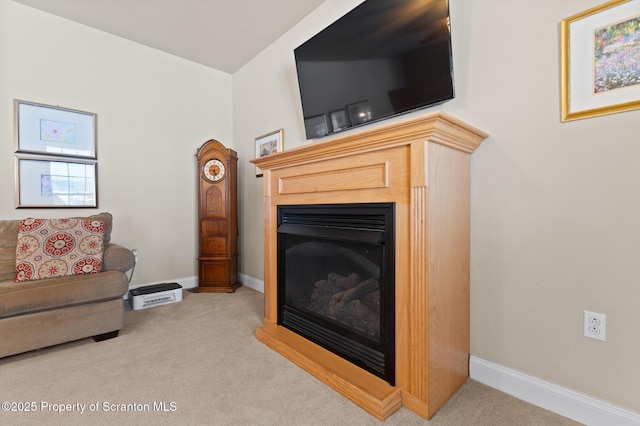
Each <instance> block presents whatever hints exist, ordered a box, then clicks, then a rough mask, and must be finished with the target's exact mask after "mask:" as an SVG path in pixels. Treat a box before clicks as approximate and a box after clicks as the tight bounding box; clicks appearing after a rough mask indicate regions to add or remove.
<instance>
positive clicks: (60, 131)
mask: <svg viewBox="0 0 640 426" xmlns="http://www.w3.org/2000/svg"><path fill="white" fill-rule="evenodd" d="M13 109H14V119H15V123H14V126H15V132H14V138H15V151H16V152H21V153H35V154H46V155H59V156H64V157H83V158H92V159H95V158H96V114H93V113H90V112H84V111H76V110H73V109H69V108H60V107H56V106H51V105H43V104H37V103H33V102H25V101H19V100H14V102H13Z"/></svg>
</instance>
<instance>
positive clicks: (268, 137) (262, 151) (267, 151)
mask: <svg viewBox="0 0 640 426" xmlns="http://www.w3.org/2000/svg"><path fill="white" fill-rule="evenodd" d="M255 143H256V158H260V157H266V156H267V155H271V154H274V153H276V152H281V151H282V150H283V149H284V129H279V130H276V131H275V132H271V133H267V134H264V135H262V136H258V137H257V138H256V142H255ZM261 176H262V169H260V168H259V167H258V166H256V177H261Z"/></svg>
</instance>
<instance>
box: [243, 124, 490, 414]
mask: <svg viewBox="0 0 640 426" xmlns="http://www.w3.org/2000/svg"><path fill="white" fill-rule="evenodd" d="M487 136H488V135H487V134H486V133H484V132H482V131H480V130H478V129H476V128H474V127H471V126H469V125H468V124H466V123H464V122H462V121H460V120H458V119H456V118H454V117H451V116H450V115H448V114H445V113H442V112H434V113H428V114H424V115H422V116H417V117H413V118H408V119H405V120H401V121H396V122H391V123H389V124H386V125H382V126H379V127H371V128H367V129H362V130H360V131H358V132H354V133H351V134H346V135H343V136H341V137H338V138H334V139H330V140H327V141H323V142H318V143H314V144H310V145H304V146H301V147H297V148H293V149H288V150H285V151H282V152H280V153H277V154H273V155H270V156H267V157H262V158H259V159H254V160H252V163H254V164H256V165H257V166H258V167H259V168H261V169H262V170H263V173H264V182H263V184H264V188H263V189H264V233H265V234H264V237H265V241H264V244H265V246H264V248H265V277H264V280H265V317H264V323H263V325H262V326H261V327H260V328H259V329H258V330H256V337H257V338H258V339H259V340H260V341H262V342H263V343H265V344H266V345H268V346H269V347H271V348H272V349H274V350H276V351H277V352H279V353H280V354H282V355H283V356H285V357H286V358H287V359H289V360H290V361H292V362H294V363H295V364H297V365H298V366H300V367H301V368H303V369H305V370H306V371H307V372H309V373H310V374H312V375H313V376H315V377H316V378H318V379H319V380H321V381H322V382H324V383H325V384H327V385H328V386H330V387H332V388H333V389H334V390H336V391H337V392H339V393H341V394H342V395H344V396H345V397H347V398H349V399H350V400H351V401H353V402H354V403H356V404H357V405H359V406H360V407H361V408H363V409H364V410H366V411H367V412H369V413H370V414H372V415H374V416H375V417H377V418H379V419H385V418H387V417H388V416H389V415H391V414H392V413H393V412H394V411H396V410H397V409H398V408H399V407H400V406H405V407H406V408H408V409H410V410H412V411H414V412H416V413H417V414H419V415H420V416H422V417H424V418H431V417H432V416H433V414H434V413H435V412H436V411H437V410H438V408H440V407H441V406H442V405H443V404H444V403H445V402H446V401H447V399H448V398H449V397H450V396H451V395H453V393H455V391H456V390H457V389H458V388H459V387H460V386H461V385H462V383H464V381H465V380H466V378H467V377H468V371H469V370H468V368H469V159H470V154H471V153H472V152H473V151H474V150H475V149H476V148H477V147H478V146H479V144H480V143H481V142H482V140H484V139H485V138H486V137H487ZM344 203H392V204H393V206H394V212H395V213H394V215H395V216H394V222H395V223H394V228H395V229H394V239H395V241H394V244H393V245H394V249H395V250H394V251H395V253H394V258H395V265H394V275H395V277H394V282H395V284H394V291H395V294H394V296H393V300H394V309H393V315H394V333H393V334H394V352H395V353H394V356H393V363H394V369H393V370H394V378H393V379H394V380H385V379H383V378H381V377H380V375H376V374H374V373H372V372H371V371H367V370H366V369H365V368H362V367H361V366H359V365H357V364H354V363H353V362H351V361H350V360H348V359H345V358H344V357H341V356H338V355H336V354H335V353H333V352H332V351H330V350H328V349H326V348H325V347H324V346H323V345H320V344H318V343H316V342H314V341H312V340H310V339H308V338H306V337H305V336H301V335H300V334H299V333H297V332H295V331H292V330H291V329H290V328H288V327H287V326H285V325H283V324H282V322H281V316H280V314H279V308H278V307H279V297H281V296H279V294H281V292H282V290H281V289H280V288H279V285H278V282H279V280H278V277H279V274H280V269H281V265H280V263H279V261H278V227H279V223H278V220H279V213H278V211H279V208H280V207H282V206H287V205H323V204H326V205H332V204H344ZM327 275H328V274H327Z"/></svg>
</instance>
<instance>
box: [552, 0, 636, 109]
mask: <svg viewBox="0 0 640 426" xmlns="http://www.w3.org/2000/svg"><path fill="white" fill-rule="evenodd" d="M560 36H561V98H562V100H561V120H562V121H563V122H565V121H570V120H579V119H583V118H590V117H596V116H601V115H606V114H614V113H618V112H624V111H631V110H635V109H640V69H637V68H635V67H631V68H627V70H624V66H625V65H627V64H628V62H630V61H628V59H629V58H630V57H637V56H635V55H638V54H640V2H638V1H636V0H613V1H609V2H607V3H604V4H602V5H599V6H596V7H593V8H591V9H588V10H586V11H584V12H581V13H578V14H576V15H573V16H570V17H568V18H566V19H563V20H562V21H561V24H560ZM636 66H637V65H636ZM612 76H614V77H612Z"/></svg>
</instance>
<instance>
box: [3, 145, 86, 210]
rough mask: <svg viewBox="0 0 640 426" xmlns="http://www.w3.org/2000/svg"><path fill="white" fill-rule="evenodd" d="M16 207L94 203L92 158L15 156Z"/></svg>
mask: <svg viewBox="0 0 640 426" xmlns="http://www.w3.org/2000/svg"><path fill="white" fill-rule="evenodd" d="M15 162H16V164H15V168H16V181H15V184H16V188H15V198H16V200H15V201H16V207H17V208H48V207H60V208H70V207H84V208H87V207H98V196H97V188H98V184H97V173H96V167H97V164H96V161H93V160H76V159H65V158H53V159H52V157H38V156H16V159H15Z"/></svg>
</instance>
